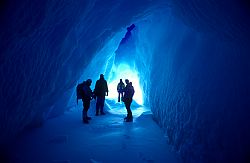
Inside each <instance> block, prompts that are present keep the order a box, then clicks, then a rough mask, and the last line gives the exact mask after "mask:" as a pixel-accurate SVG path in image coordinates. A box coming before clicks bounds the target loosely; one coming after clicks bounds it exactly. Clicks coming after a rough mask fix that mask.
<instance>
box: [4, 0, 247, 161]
mask: <svg viewBox="0 0 250 163" xmlns="http://www.w3.org/2000/svg"><path fill="white" fill-rule="evenodd" d="M3 4H4V7H1V8H0V9H1V17H0V22H1V26H0V28H1V30H0V76H1V81H0V90H1V92H0V93H1V94H0V97H1V98H0V99H1V100H0V107H1V110H0V116H1V117H0V119H1V123H0V130H1V136H0V144H1V147H3V146H2V144H3V143H6V142H7V144H8V142H9V140H10V138H12V137H13V136H15V135H16V134H17V133H19V132H20V131H22V130H23V129H24V128H25V127H27V126H36V125H39V124H41V123H42V121H43V120H44V119H46V118H47V117H49V116H55V115H58V114H60V113H63V112H64V110H61V108H63V107H60V106H67V103H68V101H67V100H65V99H70V97H71V95H72V90H74V88H75V84H76V81H77V80H78V79H79V78H80V77H81V75H82V74H86V72H85V68H86V67H88V65H89V63H93V62H91V61H92V58H95V57H96V56H95V54H96V52H99V50H101V49H102V47H103V46H104V44H105V43H106V42H107V41H109V40H110V39H112V38H113V36H115V33H116V32H117V31H119V32H120V29H121V28H125V27H126V26H128V25H130V24H131V22H132V23H134V22H135V23H137V25H138V30H137V33H136V34H137V54H138V55H137V56H136V61H137V67H138V71H139V73H140V74H141V76H142V80H141V81H143V82H142V83H141V84H142V87H143V88H144V89H143V90H144V93H145V95H146V96H145V101H146V104H149V105H150V107H151V109H152V112H153V116H154V118H155V120H156V121H157V122H158V123H159V125H160V126H162V128H163V130H164V131H165V133H166V135H167V138H168V141H169V143H170V144H172V145H173V147H174V149H175V150H176V151H178V152H179V153H180V154H181V156H182V157H183V160H184V161H185V162H223V161H228V160H230V161H233V162H244V161H246V159H247V156H248V155H249V151H250V150H249V146H250V143H249V140H248V138H249V137H250V134H249V127H248V123H249V119H250V117H249V115H250V114H249V111H248V108H250V106H249V101H250V99H249V97H250V95H249V92H250V89H249V83H250V79H249V77H250V76H249V75H248V74H249V70H250V67H249V56H248V55H249V47H248V46H249V38H250V36H249V30H248V25H249V19H248V18H249V17H248V16H249V15H248V14H249V12H248V11H247V7H246V6H247V5H245V4H247V2H246V1H236V0H235V1H220V2H218V1H215V0H208V1H198V0H191V1H185V0H175V1H169V2H168V4H167V3H166V2H160V1H150V0H148V1H145V0H144V1H143V0H137V1H129V0H123V1H122V0H121V1H112V0H110V1H98V0H96V1H93V0H91V1H90V0H89V1H70V2H69V1H59V0H54V1H39V0H32V1H31V0H24V1H22V2H20V1H15V0H10V1H8V2H7V1H6V2H5V3H3ZM243 4H244V5H243ZM97 54H98V55H99V54H100V53H97ZM106 54H108V53H106ZM102 68H103V67H102ZM97 72H98V71H95V73H97ZM87 74H88V73H87ZM10 90H11V91H10ZM51 114H52V115H51Z"/></svg>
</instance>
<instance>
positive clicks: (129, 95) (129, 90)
mask: <svg viewBox="0 0 250 163" xmlns="http://www.w3.org/2000/svg"><path fill="white" fill-rule="evenodd" d="M125 83H126V87H125V88H124V97H123V102H124V104H125V107H126V109H127V117H125V118H124V121H126V122H132V121H133V116H132V111H131V108H130V106H131V103H132V100H133V96H134V93H135V90H134V87H133V86H132V82H129V80H128V79H126V80H125Z"/></svg>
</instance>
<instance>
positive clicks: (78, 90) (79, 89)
mask: <svg viewBox="0 0 250 163" xmlns="http://www.w3.org/2000/svg"><path fill="white" fill-rule="evenodd" d="M85 84H86V82H85V81H83V82H82V83H80V84H78V85H77V87H76V103H77V105H78V100H80V99H81V100H82V101H83V98H84V92H83V87H84V85H85Z"/></svg>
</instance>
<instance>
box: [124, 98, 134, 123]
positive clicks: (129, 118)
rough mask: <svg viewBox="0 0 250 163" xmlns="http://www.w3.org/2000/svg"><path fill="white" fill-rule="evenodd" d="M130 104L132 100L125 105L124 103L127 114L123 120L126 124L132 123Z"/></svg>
mask: <svg viewBox="0 0 250 163" xmlns="http://www.w3.org/2000/svg"><path fill="white" fill-rule="evenodd" d="M131 103H132V99H129V100H127V101H126V103H125V106H126V109H127V113H128V114H127V117H126V119H125V120H126V122H132V121H133V116H132V111H131V109H130V106H131Z"/></svg>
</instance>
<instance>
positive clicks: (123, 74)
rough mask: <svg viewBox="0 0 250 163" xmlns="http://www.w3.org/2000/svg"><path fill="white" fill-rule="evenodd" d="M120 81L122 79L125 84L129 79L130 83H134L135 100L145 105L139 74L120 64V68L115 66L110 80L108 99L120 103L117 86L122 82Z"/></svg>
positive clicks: (126, 65)
mask: <svg viewBox="0 0 250 163" xmlns="http://www.w3.org/2000/svg"><path fill="white" fill-rule="evenodd" d="M120 79H122V80H123V82H124V83H125V79H129V81H130V82H132V84H133V87H134V89H135V94H134V97H133V100H134V101H135V102H136V103H137V104H139V105H143V93H142V90H141V87H140V79H139V77H138V72H137V70H135V69H134V68H131V67H130V66H129V65H128V64H125V63H122V64H119V65H118V67H116V66H113V68H112V71H111V75H110V79H109V80H108V83H109V85H108V86H109V95H108V97H107V99H109V100H114V101H116V103H118V93H117V84H118V83H119V82H120Z"/></svg>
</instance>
